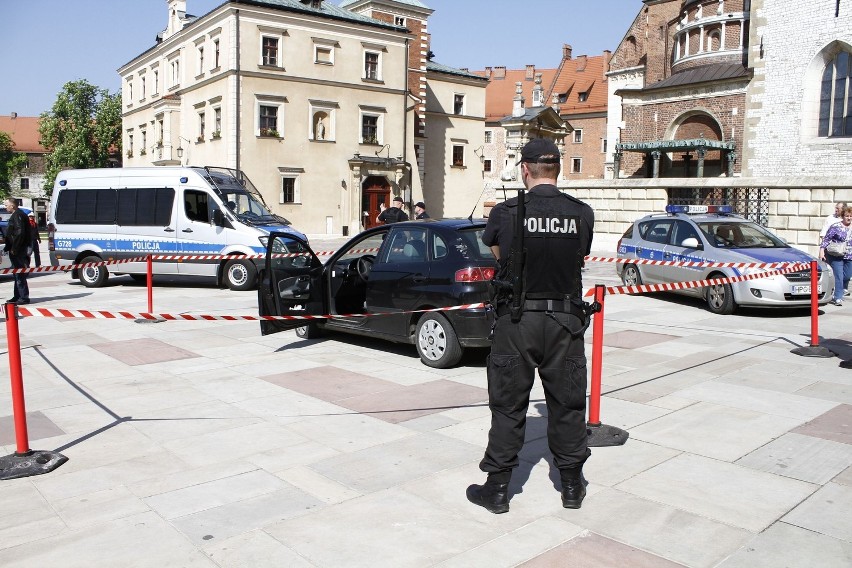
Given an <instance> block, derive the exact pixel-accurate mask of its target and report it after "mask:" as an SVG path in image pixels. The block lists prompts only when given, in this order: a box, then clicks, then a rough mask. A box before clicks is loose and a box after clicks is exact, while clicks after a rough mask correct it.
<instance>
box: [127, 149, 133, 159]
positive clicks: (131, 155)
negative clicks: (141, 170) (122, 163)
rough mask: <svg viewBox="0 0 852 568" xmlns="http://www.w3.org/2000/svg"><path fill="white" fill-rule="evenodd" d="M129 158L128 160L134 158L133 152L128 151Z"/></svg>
mask: <svg viewBox="0 0 852 568" xmlns="http://www.w3.org/2000/svg"><path fill="white" fill-rule="evenodd" d="M127 157H128V158H132V157H133V150H128V151H127Z"/></svg>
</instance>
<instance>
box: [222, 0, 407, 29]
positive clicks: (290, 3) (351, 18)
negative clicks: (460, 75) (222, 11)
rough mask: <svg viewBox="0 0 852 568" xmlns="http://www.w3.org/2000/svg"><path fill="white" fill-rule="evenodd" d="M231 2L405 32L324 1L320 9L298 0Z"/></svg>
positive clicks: (244, 0) (245, 0) (234, 0)
mask: <svg viewBox="0 0 852 568" xmlns="http://www.w3.org/2000/svg"><path fill="white" fill-rule="evenodd" d="M231 2H234V3H237V4H253V5H255V6H266V7H269V8H279V9H284V10H287V11H291V12H303V13H305V14H315V15H317V16H324V17H326V18H332V19H335V20H344V21H348V22H357V23H360V24H369V25H371V26H380V27H383V28H390V29H395V30H405V28H401V27H399V26H395V25H393V24H389V23H387V22H382V21H381V20H376V19H375V18H370V17H368V16H363V15H361V14H356V13H355V12H350V11H349V10H347V9H346V8H344V7H342V6H338V5H336V4H332V3H331V2H329V1H328V0H325V1H324V2H323V3H322V5H321V7H320V8H312V7H311V5H310V4H302V3H301V2H299V0H231Z"/></svg>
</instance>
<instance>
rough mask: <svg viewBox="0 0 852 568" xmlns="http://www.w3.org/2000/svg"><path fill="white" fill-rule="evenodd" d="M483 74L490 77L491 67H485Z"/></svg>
mask: <svg viewBox="0 0 852 568" xmlns="http://www.w3.org/2000/svg"><path fill="white" fill-rule="evenodd" d="M485 76H486V77H487V78H488V79H490V78H491V67H486V68H485Z"/></svg>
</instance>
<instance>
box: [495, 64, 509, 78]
mask: <svg viewBox="0 0 852 568" xmlns="http://www.w3.org/2000/svg"><path fill="white" fill-rule="evenodd" d="M493 78H494V79H505V78H506V67H505V66H502V67H495V68H494V77H493Z"/></svg>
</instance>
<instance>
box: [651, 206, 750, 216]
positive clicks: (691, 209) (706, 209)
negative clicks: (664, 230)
mask: <svg viewBox="0 0 852 568" xmlns="http://www.w3.org/2000/svg"><path fill="white" fill-rule="evenodd" d="M733 212H734V208H733V206H731V205H666V213H687V214H690V215H696V214H700V213H733Z"/></svg>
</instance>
